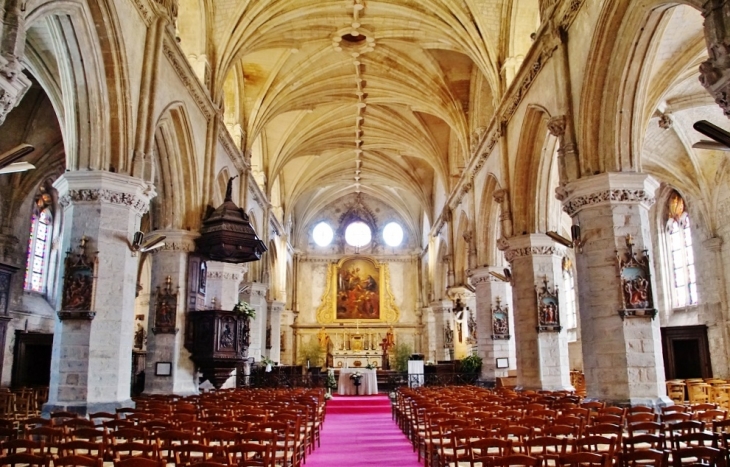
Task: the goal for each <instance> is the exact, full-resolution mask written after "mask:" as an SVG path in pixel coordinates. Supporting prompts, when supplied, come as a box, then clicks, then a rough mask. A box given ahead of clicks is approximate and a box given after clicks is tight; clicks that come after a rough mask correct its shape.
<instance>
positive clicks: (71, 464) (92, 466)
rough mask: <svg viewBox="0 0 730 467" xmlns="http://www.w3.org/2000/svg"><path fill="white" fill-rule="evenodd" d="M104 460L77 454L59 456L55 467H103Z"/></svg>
mask: <svg viewBox="0 0 730 467" xmlns="http://www.w3.org/2000/svg"><path fill="white" fill-rule="evenodd" d="M103 465H104V459H102V458H101V457H88V456H80V455H76V454H72V455H66V456H59V457H55V458H54V459H53V467H102V466H103Z"/></svg>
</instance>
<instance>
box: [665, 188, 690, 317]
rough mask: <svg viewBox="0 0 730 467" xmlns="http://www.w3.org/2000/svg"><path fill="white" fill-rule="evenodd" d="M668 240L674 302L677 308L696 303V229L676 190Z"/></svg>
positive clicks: (671, 203) (668, 221)
mask: <svg viewBox="0 0 730 467" xmlns="http://www.w3.org/2000/svg"><path fill="white" fill-rule="evenodd" d="M668 217H669V219H668V220H667V241H668V244H669V261H670V263H671V270H672V305H673V307H674V308H682V307H686V306H691V305H696V304H697V303H698V298H697V277H696V274H695V258H694V250H693V248H692V231H691V229H690V218H689V214H688V213H687V212H685V208H684V200H683V199H682V197H681V196H680V195H679V193H677V192H674V193H673V194H672V195H671V196H670V197H669V202H668Z"/></svg>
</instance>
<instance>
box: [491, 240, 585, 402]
mask: <svg viewBox="0 0 730 467" xmlns="http://www.w3.org/2000/svg"><path fill="white" fill-rule="evenodd" d="M564 248H565V247H563V246H559V245H556V244H555V243H554V242H553V241H552V240H551V239H550V237H548V236H547V235H544V234H528V235H522V236H519V237H512V238H510V239H509V250H508V251H507V252H506V257H507V260H508V261H509V262H510V263H512V276H513V281H514V285H513V287H512V300H513V304H514V326H515V338H516V344H517V384H518V385H519V386H522V387H524V388H525V389H538V390H540V389H543V390H552V391H555V390H562V389H569V390H572V389H573V387H572V386H571V384H570V360H569V358H568V336H567V332H566V331H565V330H564V329H562V328H561V327H560V326H559V325H545V324H546V321H547V322H551V320H543V321H540V320H539V317H538V298H537V293H536V290H537V288H538V287H540V288H541V287H543V286H544V285H545V282H544V281H546V280H547V287H548V288H549V289H550V290H553V289H554V288H555V287H557V288H558V291H560V290H561V289H562V288H563V287H562V285H563V270H562V256H563V255H562V254H561V253H562V251H563V250H564ZM557 308H558V311H560V307H559V306H558V307H557ZM559 315H560V314H559V313H558V315H557V316H558V320H559V321H558V322H563V321H564V320H563V319H562V317H560V316H559Z"/></svg>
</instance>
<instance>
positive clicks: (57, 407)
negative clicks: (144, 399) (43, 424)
mask: <svg viewBox="0 0 730 467" xmlns="http://www.w3.org/2000/svg"><path fill="white" fill-rule="evenodd" d="M134 406H135V404H134V401H133V400H132V399H128V400H126V401H120V402H96V403H91V404H84V403H81V404H79V403H69V404H64V403H56V404H43V409H42V414H43V416H44V417H46V416H48V415H50V414H51V413H53V412H62V411H65V412H73V413H77V414H79V415H82V416H85V415H88V414H90V413H96V412H110V413H116V411H117V409H120V408H123V407H134Z"/></svg>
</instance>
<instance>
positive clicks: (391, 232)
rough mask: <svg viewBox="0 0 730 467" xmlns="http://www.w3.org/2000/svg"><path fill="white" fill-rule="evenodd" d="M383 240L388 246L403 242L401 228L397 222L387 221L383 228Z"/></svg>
mask: <svg viewBox="0 0 730 467" xmlns="http://www.w3.org/2000/svg"><path fill="white" fill-rule="evenodd" d="M383 240H384V241H385V244H386V245H388V246H392V247H396V246H399V245H400V244H401V243H403V228H402V227H401V226H400V225H399V224H398V223H397V222H391V223H389V224H388V225H386V226H385V228H384V229H383Z"/></svg>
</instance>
